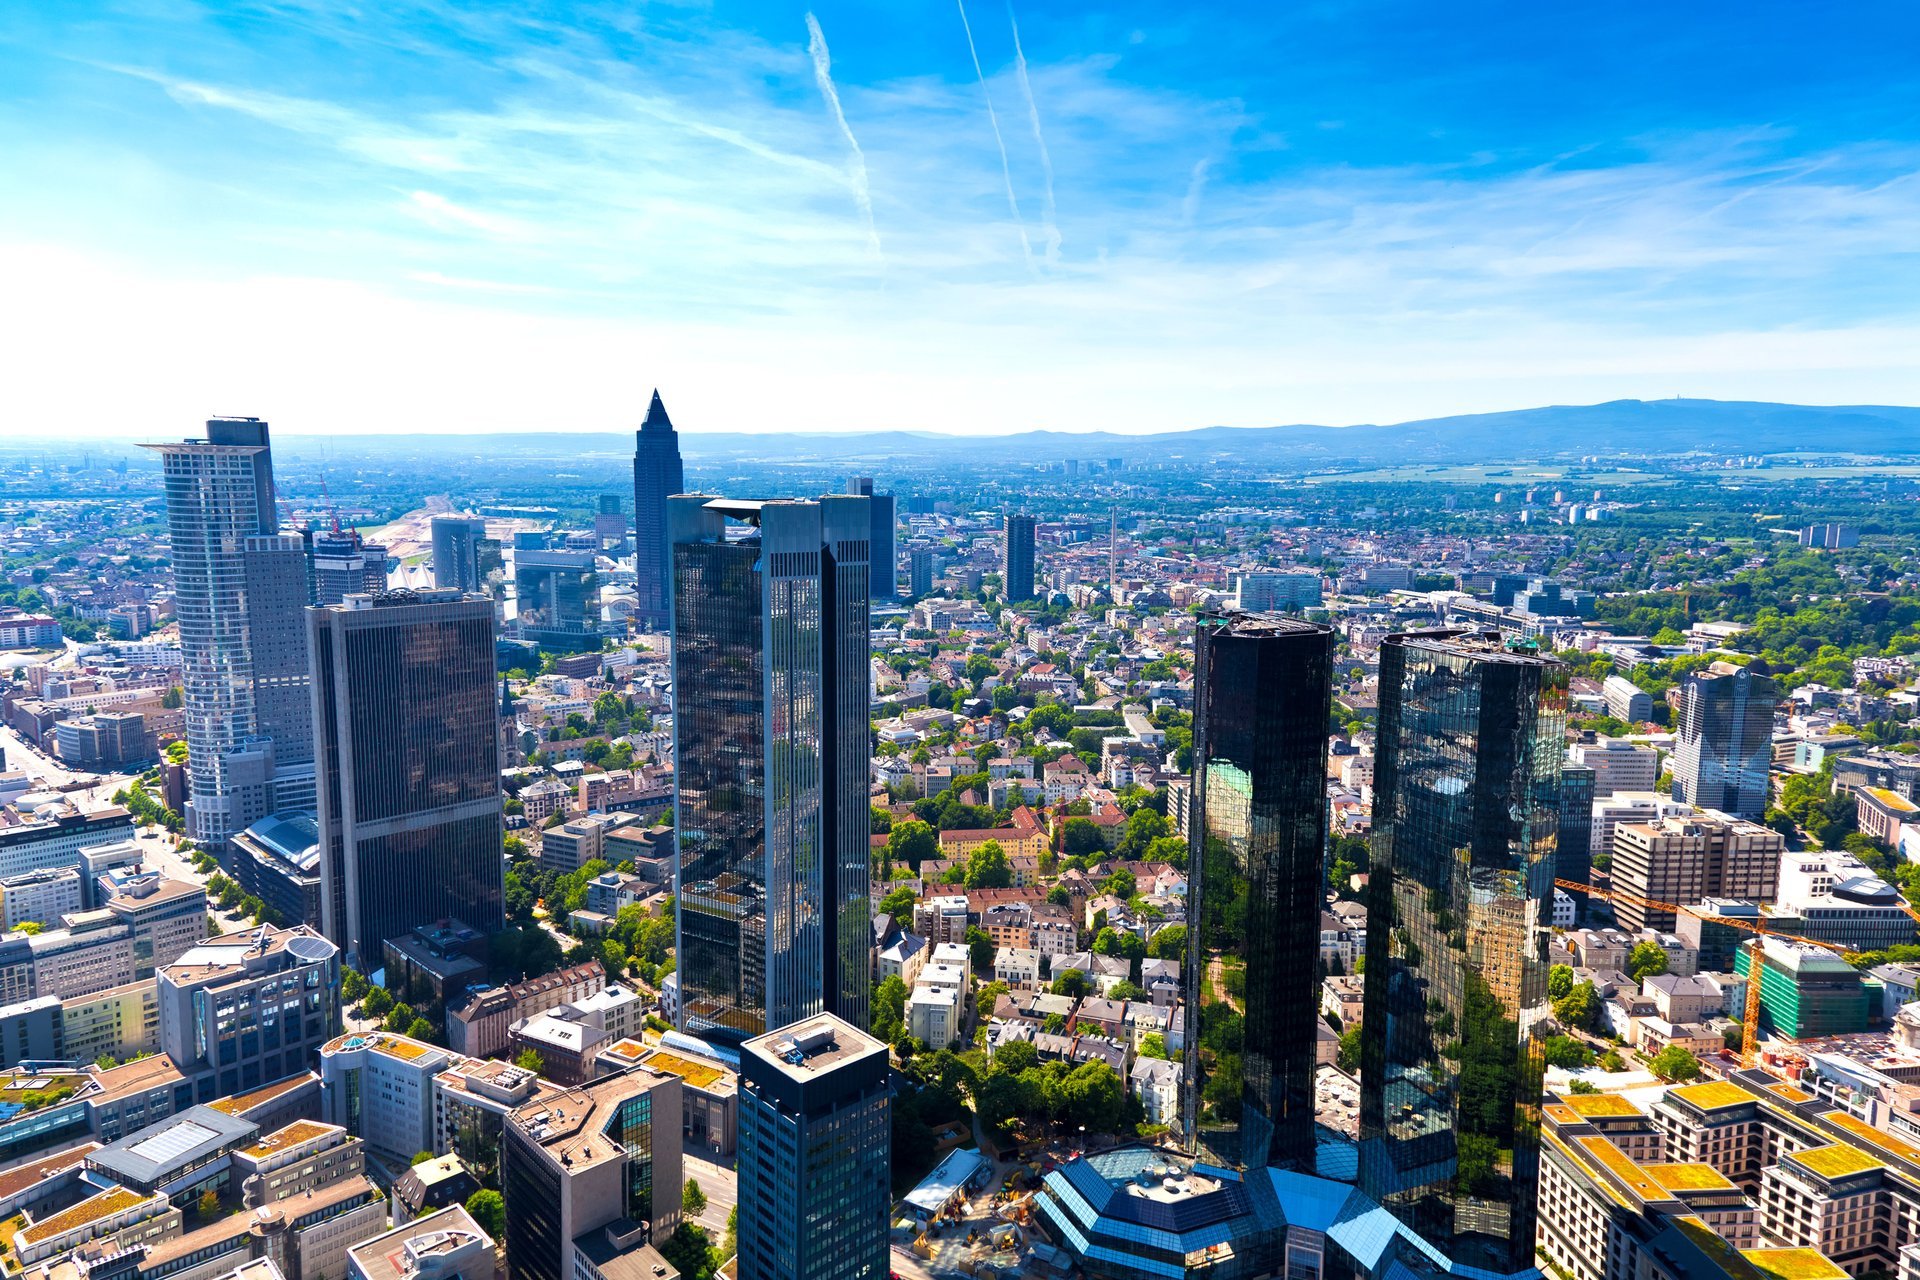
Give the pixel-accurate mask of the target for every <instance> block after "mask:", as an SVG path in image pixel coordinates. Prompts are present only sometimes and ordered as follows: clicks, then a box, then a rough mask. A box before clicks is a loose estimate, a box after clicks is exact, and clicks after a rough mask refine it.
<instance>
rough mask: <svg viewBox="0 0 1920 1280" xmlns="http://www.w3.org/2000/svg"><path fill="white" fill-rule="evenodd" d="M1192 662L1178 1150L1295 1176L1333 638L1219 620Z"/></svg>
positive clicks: (1201, 639)
mask: <svg viewBox="0 0 1920 1280" xmlns="http://www.w3.org/2000/svg"><path fill="white" fill-rule="evenodd" d="M1195 664H1196V675H1195V715H1194V788H1193V793H1194V805H1195V811H1194V820H1193V821H1191V823H1190V830H1191V834H1190V839H1191V842H1192V844H1191V852H1190V854H1189V857H1188V902H1189V926H1190V927H1189V929H1188V933H1187V957H1186V961H1185V968H1184V978H1185V982H1186V998H1187V1008H1188V1009H1189V1010H1193V1011H1195V1015H1194V1016H1196V1017H1197V1024H1198V1025H1197V1034H1194V1033H1192V1030H1191V1029H1192V1024H1190V1034H1189V1035H1188V1037H1187V1048H1186V1070H1185V1077H1184V1080H1183V1087H1184V1089H1185V1097H1184V1103H1185V1106H1184V1108H1183V1124H1184V1128H1185V1130H1186V1138H1187V1148H1188V1150H1189V1151H1191V1152H1195V1153H1197V1154H1199V1155H1201V1156H1203V1157H1204V1158H1205V1159H1207V1160H1209V1161H1212V1162H1215V1163H1218V1164H1224V1165H1231V1166H1241V1167H1266V1166H1277V1167H1288V1168H1310V1167H1311V1164H1312V1160H1313V1153H1314V1128H1313V1081H1314V1071H1315V1057H1314V1047H1315V1039H1316V1033H1317V1027H1318V1024H1319V1005H1320V987H1319V972H1318V968H1319V939H1320V910H1321V904H1322V893H1323V885H1324V877H1323V875H1322V870H1321V867H1322V860H1323V856H1324V852H1325V848H1326V839H1327V804H1326V776H1327V707H1328V701H1329V698H1330V697H1331V689H1332V669H1333V634H1332V632H1331V631H1330V630H1329V629H1328V628H1326V627H1322V626H1314V625H1309V624H1306V623H1301V622H1293V621H1289V620H1286V619H1282V618H1276V617H1271V616H1259V615H1251V614H1242V615H1235V616H1233V617H1231V618H1228V619H1226V620H1223V621H1209V622H1204V623H1202V625H1201V626H1200V628H1199V630H1198V632H1197V633H1196V638H1195Z"/></svg>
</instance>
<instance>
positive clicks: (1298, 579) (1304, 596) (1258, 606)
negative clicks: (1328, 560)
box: [1235, 573, 1321, 613]
mask: <svg viewBox="0 0 1920 1280" xmlns="http://www.w3.org/2000/svg"><path fill="white" fill-rule="evenodd" d="M1235 598H1236V600H1237V601H1238V603H1239V605H1240V607H1241V608H1242V609H1245V610H1246V611H1247V612H1249V613H1286V612H1289V611H1291V610H1295V609H1311V608H1315V607H1317V606H1318V605H1319V604H1320V602H1321V595H1320V575H1319V574H1317V573H1243V574H1241V575H1239V587H1238V591H1237V593H1236V597H1235Z"/></svg>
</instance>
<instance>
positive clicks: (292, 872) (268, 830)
mask: <svg viewBox="0 0 1920 1280" xmlns="http://www.w3.org/2000/svg"><path fill="white" fill-rule="evenodd" d="M232 861H233V864H234V868H233V872H234V877H233V878H234V879H235V880H237V881H239V882H240V887H241V888H242V889H244V890H246V891H247V892H248V893H250V894H252V895H253V896H254V897H256V898H258V899H260V901H262V902H264V903H266V905H267V909H268V910H269V911H271V912H272V913H273V916H274V918H275V919H278V920H280V921H282V922H283V923H286V924H307V925H312V926H313V927H314V928H316V929H318V928H320V819H319V818H318V816H316V815H315V814H312V813H303V812H292V813H274V814H269V815H267V816H266V817H264V818H262V819H261V820H260V821H258V822H256V823H254V824H253V825H252V826H250V827H248V828H247V829H246V830H244V831H241V832H239V833H238V834H236V835H235V836H234V837H233V857H232Z"/></svg>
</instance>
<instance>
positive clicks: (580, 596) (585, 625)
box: [513, 533, 601, 652]
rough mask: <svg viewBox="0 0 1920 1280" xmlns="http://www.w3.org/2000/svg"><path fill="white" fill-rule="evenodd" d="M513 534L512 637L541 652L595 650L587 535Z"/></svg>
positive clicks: (596, 604)
mask: <svg viewBox="0 0 1920 1280" xmlns="http://www.w3.org/2000/svg"><path fill="white" fill-rule="evenodd" d="M577 541H578V543H582V544H585V545H577V544H576V539H574V538H571V537H568V536H566V535H562V534H544V533H517V534H515V535H514V537H513V599H514V615H513V617H514V632H515V634H516V635H518V636H519V637H520V639H522V640H531V641H533V642H534V643H535V644H537V645H539V646H540V647H541V648H542V649H559V650H563V651H568V652H584V651H587V650H592V649H598V648H599V647H600V640H601V627H600V573H599V570H598V569H597V568H596V567H595V566H596V564H597V563H598V559H599V553H598V552H597V551H595V550H594V548H593V546H592V542H593V539H592V538H591V537H590V536H589V537H587V538H584V539H578V540H577Z"/></svg>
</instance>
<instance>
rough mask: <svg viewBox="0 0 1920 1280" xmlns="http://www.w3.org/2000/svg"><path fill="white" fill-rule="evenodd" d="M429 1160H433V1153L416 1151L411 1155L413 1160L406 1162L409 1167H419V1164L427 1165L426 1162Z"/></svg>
mask: <svg viewBox="0 0 1920 1280" xmlns="http://www.w3.org/2000/svg"><path fill="white" fill-rule="evenodd" d="M431 1159H433V1152H431V1151H416V1152H414V1153H413V1159H412V1160H410V1161H408V1162H407V1163H408V1164H410V1165H421V1164H425V1163H427V1161H429V1160H431Z"/></svg>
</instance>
